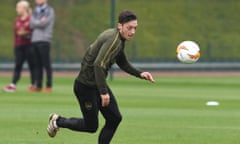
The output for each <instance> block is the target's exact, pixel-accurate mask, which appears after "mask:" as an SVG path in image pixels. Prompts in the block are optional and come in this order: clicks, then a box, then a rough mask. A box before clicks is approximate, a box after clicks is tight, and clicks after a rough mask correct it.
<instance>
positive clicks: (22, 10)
mask: <svg viewBox="0 0 240 144" xmlns="http://www.w3.org/2000/svg"><path fill="white" fill-rule="evenodd" d="M16 11H17V15H18V16H17V17H16V19H15V22H14V47H15V48H14V54H15V67H14V73H13V79H12V83H11V84H9V85H7V86H5V87H4V88H3V91H4V92H15V91H16V84H17V81H18V80H19V79H20V75H21V71H22V67H23V63H24V61H25V60H27V62H28V67H29V70H30V77H31V85H30V86H29V88H28V90H29V91H33V90H34V89H35V87H34V81H35V80H34V58H33V51H32V48H31V34H32V30H31V29H30V25H29V24H30V19H31V8H30V4H29V2H28V1H26V0H21V1H19V2H18V3H17V5H16Z"/></svg>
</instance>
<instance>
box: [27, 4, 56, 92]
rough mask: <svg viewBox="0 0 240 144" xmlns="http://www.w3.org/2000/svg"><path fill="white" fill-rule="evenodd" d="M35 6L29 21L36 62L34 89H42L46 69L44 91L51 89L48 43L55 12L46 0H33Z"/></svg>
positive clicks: (50, 37) (49, 43)
mask: <svg viewBox="0 0 240 144" xmlns="http://www.w3.org/2000/svg"><path fill="white" fill-rule="evenodd" d="M35 3H36V5H37V6H36V8H35V9H34V11H33V15H32V17H31V21H30V27H31V28H32V29H33V34H32V39H31V41H32V44H33V49H34V54H35V62H36V70H35V72H36V89H35V91H42V83H43V69H45V70H46V75H47V80H46V89H45V92H51V91H52V67H51V59H50V45H51V39H52V33H53V25H54V21H55V13H54V10H53V8H52V7H50V6H49V5H48V4H47V0H35Z"/></svg>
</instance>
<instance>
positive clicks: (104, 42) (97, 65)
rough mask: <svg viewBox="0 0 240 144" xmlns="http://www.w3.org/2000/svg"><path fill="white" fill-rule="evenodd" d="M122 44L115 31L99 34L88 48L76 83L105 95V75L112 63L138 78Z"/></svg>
mask: <svg viewBox="0 0 240 144" xmlns="http://www.w3.org/2000/svg"><path fill="white" fill-rule="evenodd" d="M124 44H125V40H124V39H123V38H122V37H121V34H120V33H119V31H118V30H117V29H108V30H106V31H104V32H103V33H101V34H100V35H99V36H98V38H97V39H96V40H95V41H94V42H93V43H92V44H91V45H90V47H89V48H88V50H87V52H86V54H85V56H84V58H83V61H82V64H81V70H80V73H79V75H78V77H77V81H79V82H81V83H83V84H85V85H87V86H91V87H96V88H98V90H99V92H100V94H106V93H108V89H107V83H106V78H107V74H108V71H109V69H110V68H111V66H112V65H113V64H114V63H116V64H117V65H118V66H119V67H120V68H121V69H122V70H124V71H125V72H127V73H129V74H131V75H134V76H136V77H139V78H140V74H141V71H139V70H137V69H136V68H134V67H133V66H132V65H131V64H130V63H129V62H128V60H127V58H126V55H125V52H124Z"/></svg>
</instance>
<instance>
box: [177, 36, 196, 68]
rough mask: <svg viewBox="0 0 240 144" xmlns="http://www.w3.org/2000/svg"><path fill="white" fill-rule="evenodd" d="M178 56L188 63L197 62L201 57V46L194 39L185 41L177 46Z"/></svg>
mask: <svg viewBox="0 0 240 144" xmlns="http://www.w3.org/2000/svg"><path fill="white" fill-rule="evenodd" d="M177 58H178V59H179V60H180V61H181V62H183V63H186V64H192V63H195V62H196V61H197V60H198V59H199V58H200V48H199V46H198V44H197V43H195V42H193V41H183V42H181V43H180V44H179V45H178V46H177Z"/></svg>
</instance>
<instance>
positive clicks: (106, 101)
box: [101, 93, 110, 107]
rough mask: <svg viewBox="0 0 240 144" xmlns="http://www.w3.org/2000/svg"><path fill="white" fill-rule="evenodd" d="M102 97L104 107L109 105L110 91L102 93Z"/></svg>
mask: <svg viewBox="0 0 240 144" xmlns="http://www.w3.org/2000/svg"><path fill="white" fill-rule="evenodd" d="M101 99H102V107H106V106H108V105H109V103H110V96H109V94H108V93H106V94H102V95H101Z"/></svg>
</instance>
